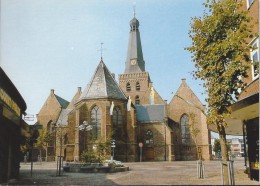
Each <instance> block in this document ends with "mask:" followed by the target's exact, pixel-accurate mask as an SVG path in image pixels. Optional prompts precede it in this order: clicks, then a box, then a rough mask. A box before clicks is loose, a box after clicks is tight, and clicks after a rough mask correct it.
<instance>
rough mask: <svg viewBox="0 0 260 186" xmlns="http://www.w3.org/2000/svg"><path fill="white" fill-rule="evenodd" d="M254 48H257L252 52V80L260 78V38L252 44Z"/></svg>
mask: <svg viewBox="0 0 260 186" xmlns="http://www.w3.org/2000/svg"><path fill="white" fill-rule="evenodd" d="M252 46H253V47H254V48H255V49H254V50H252V51H250V55H251V60H252V78H253V80H254V79H256V78H257V77H259V38H257V39H256V40H255V41H254V42H253V43H252Z"/></svg>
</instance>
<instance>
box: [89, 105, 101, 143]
mask: <svg viewBox="0 0 260 186" xmlns="http://www.w3.org/2000/svg"><path fill="white" fill-rule="evenodd" d="M91 125H92V127H93V129H92V130H91V133H92V139H93V140H95V139H100V136H101V112H100V109H99V107H98V106H95V107H94V108H93V109H92V110H91Z"/></svg>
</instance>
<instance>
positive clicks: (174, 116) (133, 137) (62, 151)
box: [37, 17, 211, 161]
mask: <svg viewBox="0 0 260 186" xmlns="http://www.w3.org/2000/svg"><path fill="white" fill-rule="evenodd" d="M145 65H146V64H145V61H144V59H143V53H142V46H141V37H140V32H139V21H138V20H137V19H136V18H135V17H134V18H133V19H132V20H131V21H130V33H129V42H128V52H127V57H126V61H125V71H124V73H123V74H120V75H119V81H118V82H119V83H117V82H116V80H115V77H114V75H113V74H111V73H110V71H109V69H108V67H107V66H106V65H105V63H104V61H103V59H102V58H101V60H100V62H99V64H98V66H97V68H96V70H95V72H94V75H93V77H92V79H91V80H90V81H89V83H88V84H87V86H86V88H85V89H84V90H83V91H81V88H78V90H77V92H76V94H75V96H74V97H73V99H72V100H71V101H70V102H68V101H66V100H64V99H62V98H60V97H59V96H57V95H55V94H54V90H51V93H50V95H49V97H48V98H47V100H46V102H45V103H44V105H43V107H42V108H41V110H40V112H39V114H38V115H37V119H38V121H37V124H41V125H43V126H44V127H46V128H48V130H49V131H55V139H56V140H55V141H53V142H51V143H49V144H48V147H47V150H48V153H47V154H48V155H47V156H48V159H53V158H55V156H59V155H62V156H64V158H65V160H66V161H80V155H81V153H82V152H83V151H92V150H93V145H95V141H96V140H101V139H102V140H111V139H114V140H115V141H116V148H115V153H114V154H115V157H114V159H116V160H121V161H139V160H140V159H139V158H140V147H139V145H140V144H142V145H143V147H142V161H166V160H167V161H174V160H195V159H198V158H199V157H202V158H203V159H205V160H209V159H211V146H210V133H209V130H208V128H207V124H206V117H205V115H204V114H203V113H204V112H203V111H204V106H203V105H202V103H201V102H200V100H199V99H198V98H197V96H196V95H195V94H194V93H193V91H192V90H191V89H190V88H189V86H188V84H187V83H186V80H185V79H182V82H181V85H180V87H179V89H178V90H177V92H176V93H175V95H174V96H173V98H172V100H171V101H170V103H169V104H167V102H166V101H164V100H163V98H162V97H161V96H160V95H159V93H158V92H157V91H156V89H155V87H154V86H153V83H152V81H151V78H150V76H149V72H147V71H146V70H145ZM147 65H149V63H148V64H147ZM83 123H88V124H89V125H91V126H92V129H91V130H89V131H86V130H85V131H84V130H83V131H81V130H80V127H79V126H80V125H81V124H83ZM58 124H59V126H60V127H57V126H58ZM55 126H56V127H55ZM194 131H197V133H195V132H194ZM52 133H53V132H52ZM58 133H59V136H61V138H60V137H58ZM59 139H61V140H59ZM60 141H61V142H60Z"/></svg>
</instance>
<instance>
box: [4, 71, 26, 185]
mask: <svg viewBox="0 0 260 186" xmlns="http://www.w3.org/2000/svg"><path fill="white" fill-rule="evenodd" d="M25 110H26V103H25V101H24V100H23V98H22V96H21V95H20V93H19V92H18V90H17V89H16V87H15V86H14V84H13V83H12V82H11V80H10V79H9V78H8V76H7V75H6V74H5V72H4V71H3V69H2V68H1V67H0V183H4V182H7V181H8V180H9V179H12V178H17V177H18V175H19V167H20V160H21V152H20V142H21V141H22V140H21V138H22V130H21V129H22V125H24V121H23V120H22V115H23V114H25Z"/></svg>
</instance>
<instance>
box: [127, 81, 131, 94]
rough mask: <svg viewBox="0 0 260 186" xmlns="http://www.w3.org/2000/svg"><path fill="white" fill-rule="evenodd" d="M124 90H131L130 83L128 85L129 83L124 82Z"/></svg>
mask: <svg viewBox="0 0 260 186" xmlns="http://www.w3.org/2000/svg"><path fill="white" fill-rule="evenodd" d="M126 91H127V92H129V91H131V85H130V83H127V84H126Z"/></svg>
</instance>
